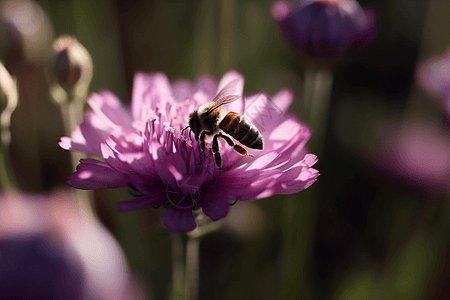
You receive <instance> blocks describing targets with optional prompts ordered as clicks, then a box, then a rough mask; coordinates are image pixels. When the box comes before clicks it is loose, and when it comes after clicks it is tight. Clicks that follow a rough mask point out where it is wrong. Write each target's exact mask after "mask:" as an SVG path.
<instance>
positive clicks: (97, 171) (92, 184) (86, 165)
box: [67, 159, 128, 190]
mask: <svg viewBox="0 0 450 300" xmlns="http://www.w3.org/2000/svg"><path fill="white" fill-rule="evenodd" d="M67 184H69V185H70V186H71V187H74V188H77V189H81V190H94V189H103V188H111V187H126V186H128V184H127V178H126V176H125V175H124V174H122V173H120V172H118V171H116V170H114V169H112V168H111V167H110V166H109V165H108V164H107V163H104V162H101V161H98V160H95V159H81V160H80V164H79V165H78V166H77V171H76V172H75V173H73V174H72V175H70V176H69V177H68V178H67Z"/></svg>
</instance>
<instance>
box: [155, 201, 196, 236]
mask: <svg viewBox="0 0 450 300" xmlns="http://www.w3.org/2000/svg"><path fill="white" fill-rule="evenodd" d="M161 221H162V223H163V225H164V226H166V227H167V229H169V230H170V231H191V230H194V229H195V227H196V226H197V225H196V224H195V221H194V217H193V216H192V209H191V208H190V207H189V208H179V207H176V206H175V205H171V206H170V207H169V208H167V210H166V212H165V213H164V214H163V216H162V218H161Z"/></svg>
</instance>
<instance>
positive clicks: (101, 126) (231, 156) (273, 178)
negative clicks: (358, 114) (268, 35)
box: [60, 71, 319, 231]
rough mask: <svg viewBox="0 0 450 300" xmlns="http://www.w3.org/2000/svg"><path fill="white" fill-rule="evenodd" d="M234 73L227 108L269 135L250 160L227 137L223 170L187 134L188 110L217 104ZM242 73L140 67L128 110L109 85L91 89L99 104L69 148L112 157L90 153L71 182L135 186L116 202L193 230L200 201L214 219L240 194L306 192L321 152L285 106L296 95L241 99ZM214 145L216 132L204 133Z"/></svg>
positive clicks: (66, 142) (174, 227) (65, 144)
mask: <svg viewBox="0 0 450 300" xmlns="http://www.w3.org/2000/svg"><path fill="white" fill-rule="evenodd" d="M235 79H237V86H236V92H235V94H236V95H239V96H240V98H239V99H238V100H237V101H234V102H232V103H230V104H228V105H226V106H224V108H225V109H226V110H228V111H235V112H238V113H240V114H243V115H245V116H246V118H247V119H250V120H251V121H252V122H253V123H254V124H255V125H256V126H257V127H258V129H259V131H260V132H261V134H262V135H263V137H264V142H265V145H264V150H252V149H250V151H249V152H250V153H251V154H253V155H254V158H251V157H243V156H241V155H239V154H238V153H236V152H235V151H234V150H233V149H232V148H231V147H229V146H228V145H227V144H226V143H225V142H224V141H222V140H220V143H219V148H220V153H221V156H222V159H223V166H222V172H221V174H220V175H219V168H218V167H217V166H216V163H215V160H214V156H213V153H212V151H211V149H209V146H208V148H207V149H206V151H205V152H204V153H203V154H201V150H200V146H199V144H198V142H196V141H194V139H191V138H190V132H189V130H186V131H185V132H184V133H183V134H181V131H182V129H183V128H184V127H186V125H188V121H189V119H188V116H189V114H190V113H191V112H192V111H194V110H195V109H197V108H198V107H199V106H200V105H201V104H204V103H207V102H210V101H212V99H213V98H214V96H215V95H216V94H217V93H218V91H220V90H221V89H222V88H223V87H224V86H226V85H227V84H228V83H230V82H231V81H233V80H235ZM243 88H244V78H243V76H242V75H241V74H239V73H237V72H234V71H230V72H228V73H227V74H225V75H224V76H223V77H222V79H221V81H220V82H219V84H217V83H216V82H215V81H214V80H213V79H211V78H209V77H200V78H199V79H198V80H197V81H196V82H194V83H193V82H190V81H187V80H179V81H175V82H173V83H172V84H171V83H170V82H169V80H168V79H167V77H166V76H165V75H164V74H161V73H153V74H144V73H138V74H136V76H135V79H134V87H133V94H132V103H131V110H130V109H128V108H127V107H125V106H123V105H122V104H121V102H120V101H119V99H117V97H116V96H114V95H113V94H111V93H110V92H108V91H104V92H102V93H100V94H94V95H93V96H91V98H90V99H89V101H88V103H89V106H90V107H91V109H92V111H90V112H87V113H86V114H85V116H84V121H83V123H82V124H81V125H80V126H79V127H78V128H77V129H76V130H75V131H74V133H73V134H72V137H71V138H68V137H63V138H61V142H60V146H61V147H62V148H64V149H66V150H72V151H80V152H85V153H91V154H95V155H98V156H101V157H103V159H104V160H105V161H104V162H103V161H98V160H95V159H83V160H81V161H80V164H79V165H78V167H77V171H76V172H75V173H74V174H72V175H71V176H69V178H68V184H69V185H71V186H72V187H75V188H79V189H99V188H110V187H131V188H132V189H134V190H136V191H137V192H138V193H139V194H141V195H142V196H140V197H138V198H136V199H133V200H130V201H124V202H120V203H119V209H120V210H121V211H131V210H138V209H143V208H147V207H158V206H164V207H167V210H166V212H165V213H164V215H163V216H162V223H163V224H164V226H166V227H167V228H168V229H169V230H171V231H190V230H193V229H194V228H195V227H196V224H195V221H194V217H193V210H195V209H197V208H198V207H201V208H202V209H203V212H204V213H205V214H206V215H207V216H208V217H209V218H210V219H211V220H213V221H217V220H220V219H222V218H224V217H225V216H226V215H227V213H228V210H229V206H230V204H233V203H235V202H236V200H256V199H261V198H266V197H269V196H271V195H274V194H292V193H297V192H300V191H302V190H304V189H306V188H307V187H309V186H310V185H311V184H313V183H314V182H315V181H316V178H317V177H318V176H319V174H318V171H317V170H315V169H313V168H312V166H313V165H314V164H315V163H316V161H317V158H316V156H315V155H313V154H308V153H307V152H306V150H305V148H304V146H305V144H306V142H307V141H308V139H309V137H310V135H311V130H310V129H309V128H307V127H306V126H304V125H302V124H301V123H300V122H299V121H298V120H297V119H296V118H295V117H294V116H292V115H290V114H289V113H287V112H286V111H287V108H288V107H289V105H290V103H291V102H292V93H291V92H290V91H287V90H282V91H280V92H278V93H277V94H276V95H274V96H273V97H272V99H269V97H268V96H267V95H265V94H256V95H253V96H249V97H246V98H244V97H242V91H243ZM206 141H207V142H208V143H209V144H211V139H210V140H208V138H207V140H206Z"/></svg>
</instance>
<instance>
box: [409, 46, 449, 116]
mask: <svg viewBox="0 0 450 300" xmlns="http://www.w3.org/2000/svg"><path fill="white" fill-rule="evenodd" d="M416 79H417V82H418V84H419V85H420V87H421V88H422V89H423V90H424V91H426V92H427V93H429V94H430V95H431V96H432V97H434V98H436V99H437V100H439V101H440V102H441V103H442V104H443V105H444V107H445V108H446V109H447V110H450V103H449V96H450V51H448V52H447V53H445V54H443V55H441V56H435V57H431V58H429V59H427V60H424V61H422V62H421V63H420V64H419V66H418V68H417V72H416Z"/></svg>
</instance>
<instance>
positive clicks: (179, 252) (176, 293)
mask: <svg viewBox="0 0 450 300" xmlns="http://www.w3.org/2000/svg"><path fill="white" fill-rule="evenodd" d="M170 236H171V239H172V282H173V283H172V297H171V299H176V298H179V297H181V295H183V283H184V260H183V256H184V249H183V248H184V246H183V239H182V237H181V233H179V232H172V233H171V235H170Z"/></svg>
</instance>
